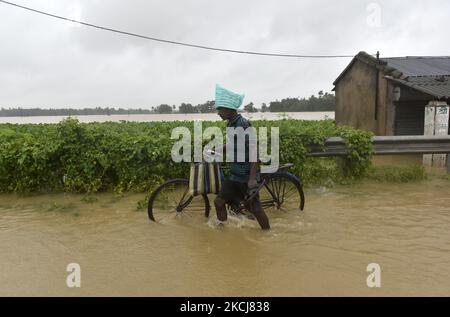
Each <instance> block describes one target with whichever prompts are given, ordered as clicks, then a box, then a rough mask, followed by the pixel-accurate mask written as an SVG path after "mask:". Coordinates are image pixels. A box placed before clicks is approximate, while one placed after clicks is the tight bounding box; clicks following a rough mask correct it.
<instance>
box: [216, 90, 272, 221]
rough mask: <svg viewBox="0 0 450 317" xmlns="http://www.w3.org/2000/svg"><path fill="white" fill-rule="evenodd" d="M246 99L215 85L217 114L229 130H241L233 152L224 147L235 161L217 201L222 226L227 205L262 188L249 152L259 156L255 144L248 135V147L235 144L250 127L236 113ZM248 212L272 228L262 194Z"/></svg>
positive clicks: (246, 135)
mask: <svg viewBox="0 0 450 317" xmlns="http://www.w3.org/2000/svg"><path fill="white" fill-rule="evenodd" d="M243 99H244V95H239V94H236V93H234V92H231V91H229V90H227V89H224V88H222V87H221V86H219V85H216V101H215V107H216V109H217V112H218V115H219V116H220V117H221V118H222V119H223V120H227V121H228V124H227V128H239V127H241V128H242V129H238V130H236V134H235V135H234V142H233V144H234V146H233V148H232V149H230V148H229V146H228V145H225V146H224V149H225V151H227V150H228V151H233V158H234V159H233V160H232V162H230V174H231V176H230V178H229V179H227V180H225V181H224V182H223V185H222V189H221V191H220V193H219V194H218V195H217V197H216V199H215V201H214V204H215V206H216V212H217V218H218V220H219V223H223V222H225V221H226V220H227V210H226V207H225V204H226V203H231V202H235V201H242V200H244V199H245V196H246V195H247V194H248V193H249V191H251V190H255V188H258V186H259V184H258V180H259V179H260V175H259V170H258V169H259V163H258V162H257V160H256V162H251V161H250V158H251V155H250V153H254V154H255V157H256V153H257V152H256V151H257V149H256V143H252V142H250V140H249V135H248V134H245V135H244V138H245V148H243V149H240V148H238V147H239V144H238V143H239V142H237V141H236V140H239V137H238V135H239V133H243V131H244V130H245V129H247V128H249V127H250V126H251V124H250V122H249V121H248V120H247V119H245V118H244V117H242V116H241V115H240V114H238V113H237V109H238V108H239V107H240V106H241V105H242V101H243ZM243 150H244V151H245V160H244V161H243V162H242V161H241V162H239V161H238V157H239V156H238V155H237V154H238V152H239V151H243ZM241 154H242V153H241ZM249 209H250V212H251V213H252V214H253V215H254V216H255V218H256V220H258V223H259V225H260V226H261V228H262V229H264V230H268V229H270V225H269V219H268V218H267V215H266V213H265V212H264V210H263V208H262V207H261V202H260V200H259V193H258V194H256V195H255V197H254V198H253V199H252V200H251V201H250V202H249Z"/></svg>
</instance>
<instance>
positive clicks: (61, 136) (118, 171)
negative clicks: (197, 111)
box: [0, 118, 372, 202]
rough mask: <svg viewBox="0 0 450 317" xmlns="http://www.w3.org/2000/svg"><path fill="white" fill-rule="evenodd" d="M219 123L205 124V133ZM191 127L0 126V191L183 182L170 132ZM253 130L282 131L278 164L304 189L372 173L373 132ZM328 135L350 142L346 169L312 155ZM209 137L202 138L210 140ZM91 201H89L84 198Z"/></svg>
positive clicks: (292, 126)
mask: <svg viewBox="0 0 450 317" xmlns="http://www.w3.org/2000/svg"><path fill="white" fill-rule="evenodd" d="M212 125H219V126H220V127H221V128H225V123H224V122H204V123H203V129H206V128H207V127H208V126H212ZM177 126H186V127H188V128H189V129H191V131H192V130H193V122H188V121H186V122H148V123H147V122H106V123H79V122H78V121H77V120H76V119H72V118H69V119H66V120H64V121H62V122H61V123H59V124H38V125H35V124H24V125H19V124H1V125H0V192H20V193H27V192H36V193H39V192H61V191H63V192H73V193H95V192H101V191H114V192H116V193H117V194H119V195H120V193H123V192H126V191H136V192H148V191H149V190H151V189H153V188H154V187H155V186H156V185H157V184H159V183H161V182H162V181H164V180H166V179H169V178H174V177H187V176H188V174H189V173H188V172H189V165H190V164H189V163H175V162H173V161H172V159H171V149H172V145H173V144H174V143H175V142H176V141H177V140H171V139H170V137H171V132H172V129H173V128H175V127H177ZM253 126H255V127H256V128H258V127H262V126H264V127H267V128H268V131H270V127H279V131H280V147H281V148H280V155H281V157H280V161H281V162H291V163H294V165H295V167H294V168H293V172H294V173H296V174H298V175H299V176H300V177H301V178H302V179H303V181H304V183H305V184H306V185H312V184H318V183H323V182H327V181H329V180H332V181H333V182H337V183H342V182H347V181H348V180H354V179H360V178H362V177H364V176H365V175H367V174H368V172H369V169H370V158H371V153H372V150H371V143H370V135H371V134H370V133H368V132H365V131H361V130H356V129H353V128H348V127H339V128H338V127H336V125H335V123H334V121H332V120H325V121H302V120H279V121H254V122H253ZM330 136H343V137H345V138H346V140H347V144H348V148H349V155H348V157H347V158H346V159H345V161H344V168H343V169H342V170H341V169H339V168H338V164H336V161H335V159H333V158H322V159H317V158H310V157H308V156H307V153H308V151H309V149H308V145H309V144H313V143H315V144H318V145H323V143H324V141H325V139H326V138H328V137H330ZM208 141H209V140H205V143H207V142H208ZM90 200H91V199H90V198H89V196H87V197H86V199H85V201H86V202H89V201H90Z"/></svg>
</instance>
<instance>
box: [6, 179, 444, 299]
mask: <svg viewBox="0 0 450 317" xmlns="http://www.w3.org/2000/svg"><path fill="white" fill-rule="evenodd" d="M449 185H450V181H449V180H448V179H443V178H442V177H435V178H433V179H431V180H428V181H420V182H415V183H406V184H395V183H387V184H382V183H375V182H364V183H362V184H358V185H355V186H335V187H331V188H327V187H319V188H311V189H308V190H307V192H306V198H307V201H306V208H305V210H304V211H303V212H298V211H294V210H291V211H288V212H278V211H276V210H269V211H268V215H269V218H270V220H271V225H272V230H270V231H269V232H262V231H261V230H260V229H259V227H258V226H257V224H256V223H255V222H254V221H251V220H243V219H239V218H230V219H229V223H228V225H227V226H226V227H224V228H217V227H215V226H214V225H213V222H212V221H211V220H210V221H208V220H207V219H205V218H203V217H202V216H200V215H199V216H198V217H179V218H174V219H172V220H171V221H170V222H167V223H165V224H155V223H150V222H149V221H148V219H147V215H146V212H145V211H136V205H137V201H138V200H140V199H142V198H143V197H144V194H127V195H125V196H124V197H121V198H120V197H115V196H114V195H113V194H98V195H95V197H96V198H97V199H98V200H96V201H94V202H90V203H88V202H84V201H82V200H81V198H82V196H78V195H68V194H54V195H38V196H31V197H20V196H17V195H0V250H1V251H0V254H1V255H0V267H1V270H0V295H2V296H5V295H7V296H9V295H21V296H23V295H32V296H35V295H40V296H47V295H51V296H60V295H69V296H71V295H73V296H78V295H87V296H91V295H106V296H110V295H149V296H283V295H285V296H303V295H319V296H322V295H323V296H329V295H337V296H339V295H356V296H358V295H363V296H365V295H374V296H378V295H406V296H409V295H445V296H450V186H449ZM72 262H74V263H78V264H80V266H81V288H74V289H69V288H68V287H67V286H66V278H67V275H68V274H69V273H68V272H66V267H67V265H68V264H69V263H72ZM369 263H378V264H379V265H380V266H381V288H368V287H367V285H366V279H367V276H368V274H369V273H368V272H367V271H366V268H367V265H368V264H369Z"/></svg>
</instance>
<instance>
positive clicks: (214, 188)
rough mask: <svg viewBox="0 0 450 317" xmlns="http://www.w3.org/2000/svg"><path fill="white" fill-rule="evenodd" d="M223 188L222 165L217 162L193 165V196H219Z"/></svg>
mask: <svg viewBox="0 0 450 317" xmlns="http://www.w3.org/2000/svg"><path fill="white" fill-rule="evenodd" d="M221 187H222V176H221V170H220V164H219V163H216V162H212V163H207V162H202V163H194V164H192V165H191V173H190V177H189V191H190V194H191V195H192V196H197V195H204V194H218V193H219V192H220V189H221Z"/></svg>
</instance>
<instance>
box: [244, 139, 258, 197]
mask: <svg viewBox="0 0 450 317" xmlns="http://www.w3.org/2000/svg"><path fill="white" fill-rule="evenodd" d="M255 141H256V140H255ZM249 156H250V157H249V159H250V160H251V159H252V158H256V162H252V161H250V162H251V165H250V177H249V179H248V183H247V186H248V188H252V187H256V186H257V185H258V183H257V182H256V172H257V171H258V168H259V159H258V150H257V147H256V142H251V141H250V142H249Z"/></svg>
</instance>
